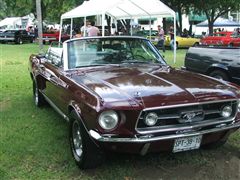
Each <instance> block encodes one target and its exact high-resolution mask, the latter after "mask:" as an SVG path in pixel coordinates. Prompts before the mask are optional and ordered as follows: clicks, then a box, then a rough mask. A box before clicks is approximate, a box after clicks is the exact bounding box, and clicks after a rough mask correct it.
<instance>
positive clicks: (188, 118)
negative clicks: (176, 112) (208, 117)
mask: <svg viewBox="0 0 240 180" xmlns="http://www.w3.org/2000/svg"><path fill="white" fill-rule="evenodd" d="M203 119H204V113H203V111H197V112H184V113H182V114H181V118H180V119H179V120H178V121H179V123H191V122H196V121H201V120H203Z"/></svg>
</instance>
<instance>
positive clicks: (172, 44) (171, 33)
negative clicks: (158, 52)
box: [168, 26, 174, 50]
mask: <svg viewBox="0 0 240 180" xmlns="http://www.w3.org/2000/svg"><path fill="white" fill-rule="evenodd" d="M168 34H169V36H170V39H171V41H170V46H171V49H172V50H174V29H173V26H170V28H169V31H168Z"/></svg>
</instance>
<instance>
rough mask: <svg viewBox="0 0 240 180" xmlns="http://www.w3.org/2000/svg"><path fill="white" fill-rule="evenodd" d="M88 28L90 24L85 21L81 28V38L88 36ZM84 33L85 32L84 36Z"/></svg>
mask: <svg viewBox="0 0 240 180" xmlns="http://www.w3.org/2000/svg"><path fill="white" fill-rule="evenodd" d="M89 27H90V22H89V21H88V20H87V21H86V24H85V25H83V26H82V27H81V36H82V37H83V36H88V34H87V32H88V28H89ZM84 31H85V34H84Z"/></svg>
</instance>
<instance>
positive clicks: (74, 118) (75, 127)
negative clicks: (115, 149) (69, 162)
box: [69, 111, 103, 169]
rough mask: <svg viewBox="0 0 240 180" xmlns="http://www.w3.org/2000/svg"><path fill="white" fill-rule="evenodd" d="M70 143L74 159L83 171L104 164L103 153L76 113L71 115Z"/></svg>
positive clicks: (73, 112)
mask: <svg viewBox="0 0 240 180" xmlns="http://www.w3.org/2000/svg"><path fill="white" fill-rule="evenodd" d="M69 141H70V147H71V151H72V155H73V158H74V160H75V162H76V164H77V165H78V166H79V167H80V168H81V169H89V168H95V167H97V166H98V165H100V164H101V163H102V160H103V153H102V151H101V150H100V149H99V147H97V145H96V144H95V143H94V142H93V141H92V139H91V138H90V137H89V134H88V133H87V131H86V129H85V128H84V126H83V124H82V121H81V120H80V119H79V117H78V115H77V113H76V112H75V111H72V112H71V114H70V126H69Z"/></svg>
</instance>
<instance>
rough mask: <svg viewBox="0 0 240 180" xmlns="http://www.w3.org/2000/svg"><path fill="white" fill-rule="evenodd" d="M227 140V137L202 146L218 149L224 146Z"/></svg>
mask: <svg viewBox="0 0 240 180" xmlns="http://www.w3.org/2000/svg"><path fill="white" fill-rule="evenodd" d="M226 142H227V139H224V140H218V141H216V142H214V143H210V144H206V145H203V146H202V148H203V149H217V148H220V147H222V146H223V145H224V144H225V143H226Z"/></svg>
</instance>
